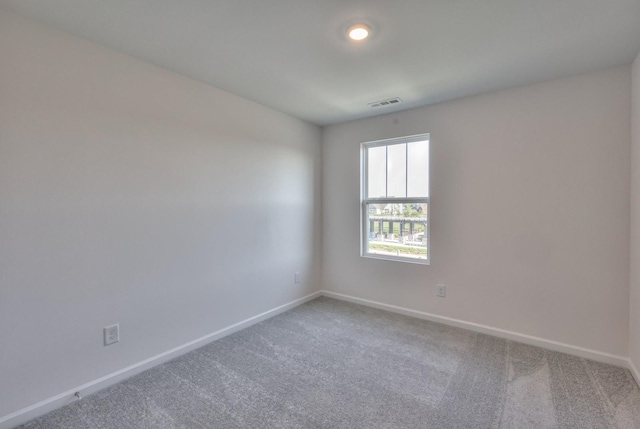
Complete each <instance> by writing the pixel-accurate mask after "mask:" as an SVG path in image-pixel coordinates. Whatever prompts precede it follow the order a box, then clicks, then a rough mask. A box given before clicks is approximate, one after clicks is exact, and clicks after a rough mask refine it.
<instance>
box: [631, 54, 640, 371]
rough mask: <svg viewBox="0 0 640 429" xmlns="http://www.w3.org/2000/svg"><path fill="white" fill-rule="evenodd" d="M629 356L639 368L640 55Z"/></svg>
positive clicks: (634, 116) (635, 85) (635, 88)
mask: <svg viewBox="0 0 640 429" xmlns="http://www.w3.org/2000/svg"><path fill="white" fill-rule="evenodd" d="M631 127H632V128H631V281H630V287H631V290H630V304H631V308H630V310H629V311H630V314H629V316H630V317H629V321H630V324H629V355H630V357H631V362H633V364H634V365H635V367H636V368H637V369H640V55H638V58H636V60H635V62H634V63H633V69H632V108H631Z"/></svg>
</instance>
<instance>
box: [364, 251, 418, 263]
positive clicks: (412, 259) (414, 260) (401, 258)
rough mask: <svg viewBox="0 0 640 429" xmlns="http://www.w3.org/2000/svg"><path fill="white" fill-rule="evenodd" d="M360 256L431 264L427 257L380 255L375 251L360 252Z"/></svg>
mask: <svg viewBox="0 0 640 429" xmlns="http://www.w3.org/2000/svg"><path fill="white" fill-rule="evenodd" d="M360 256H361V257H362V258H368V259H381V260H383V261H392V262H404V263H407V264H416V265H431V263H430V261H429V259H417V258H403V257H401V256H391V255H380V254H377V253H362V254H361V255H360Z"/></svg>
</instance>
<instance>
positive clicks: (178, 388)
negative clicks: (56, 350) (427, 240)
mask: <svg viewBox="0 0 640 429" xmlns="http://www.w3.org/2000/svg"><path fill="white" fill-rule="evenodd" d="M23 427H24V428H29V429H36V428H46V429H52V428H64V429H72V428H118V429H124V428H349V429H352V428H368V429H372V428H393V429H400V428H421V429H429V428H433V429H448V428H451V429H453V428H465V429H466V428H518V429H522V428H536V429H546V428H579V429H585V428H640V390H639V389H638V386H637V385H636V383H635V382H634V380H633V378H632V376H631V374H630V373H629V371H627V370H626V369H623V368H617V367H613V366H610V365H604V364H600V363H597V362H592V361H588V360H585V359H580V358H577V357H573V356H569V355H566V354H562V353H556V352H551V351H547V350H543V349H541V348H537V347H532V346H527V345H523V344H519V343H515V342H512V341H506V340H502V339H499V338H494V337H490V336H487V335H482V334H477V333H473V332H470V331H465V330H462V329H457V328H452V327H448V326H444V325H440V324H436V323H431V322H427V321H423V320H418V319H413V318H409V317H405V316H400V315H397V314H392V313H388V312H384V311H380V310H375V309H371V308H367V307H362V306H358V305H354V304H349V303H345V302H341V301H336V300H332V299H328V298H318V299H316V300H314V301H311V302H309V303H307V304H304V305H302V306H300V307H297V308H295V309H293V310H291V311H289V312H287V313H284V314H281V315H279V316H277V317H275V318H272V319H270V320H267V321H265V322H263V323H260V324H258V325H255V326H252V327H250V328H248V329H246V330H244V331H241V332H238V333H236V334H234V335H231V336H228V337H225V338H223V339H221V340H218V341H216V342H214V343H211V344H209V345H207V346H205V347H203V348H200V349H198V350H195V351H193V352H191V353H188V354H186V355H184V356H182V357H179V358H177V359H175V360H173V361H171V362H168V363H166V364H163V365H160V366H158V367H155V368H153V369H151V370H149V371H146V372H144V373H142V374H140V375H138V376H135V377H133V378H130V379H128V380H126V381H124V382H122V383H120V384H117V385H115V386H113V387H111V388H109V389H106V390H103V391H101V392H99V393H96V394H94V395H92V396H89V397H86V398H84V399H82V400H81V401H78V402H76V403H74V404H72V405H70V406H67V407H64V408H61V409H59V410H57V411H54V412H52V413H50V414H48V415H46V416H44V417H42V418H39V419H37V420H34V421H32V422H30V423H28V424H26V425H24V426H23Z"/></svg>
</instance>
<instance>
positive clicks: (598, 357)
mask: <svg viewBox="0 0 640 429" xmlns="http://www.w3.org/2000/svg"><path fill="white" fill-rule="evenodd" d="M321 292H322V295H323V296H326V297H328V298H335V299H339V300H342V301H349V302H353V303H355V304H361V305H365V306H367V307H374V308H378V309H381V310H386V311H390V312H392V313H399V314H404V315H405V316H411V317H416V318H418V319H424V320H429V321H432V322H436V323H442V324H444V325H449V326H455V327H457V328H463V329H467V330H469V331H474V332H480V333H483V334H487V335H493V336H494V337H499V338H505V339H507V340H513V341H517V342H519V343H524V344H530V345H533V346H538V347H542V348H545V349H548V350H553V351H557V352H562V353H567V354H570V355H574V356H579V357H582V358H586V359H591V360H594V361H598V362H603V363H608V364H611V365H616V366H622V367H625V368H629V369H630V370H631V371H632V372H633V369H631V368H630V364H631V361H630V360H629V358H627V357H625V356H617V355H612V354H609V353H604V352H600V351H597V350H590V349H586V348H583V347H578V346H572V345H570V344H565V343H560V342H558V341H552V340H547V339H544V338H539V337H534V336H531V335H525V334H520V333H517V332H513V331H507V330H504V329H499V328H494V327H491V326H486V325H480V324H478V323H472V322H465V321H464V320H458V319H452V318H450V317H444V316H437V315H435V314H430V313H425V312H423V311H418V310H411V309H409V308H404V307H398V306H395V305H389V304H384V303H382V302H377V301H371V300H368V299H362V298H356V297H355V296H349V295H343V294H341V293H336V292H330V291H327V290H323V291H321ZM635 375H636V381H637V380H638V376H637V370H636V374H635ZM639 383H640V382H639Z"/></svg>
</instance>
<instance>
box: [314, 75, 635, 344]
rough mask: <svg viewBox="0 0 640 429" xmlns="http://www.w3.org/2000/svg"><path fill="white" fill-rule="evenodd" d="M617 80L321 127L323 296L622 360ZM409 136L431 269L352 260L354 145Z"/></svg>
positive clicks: (625, 166) (623, 79) (622, 81)
mask: <svg viewBox="0 0 640 429" xmlns="http://www.w3.org/2000/svg"><path fill="white" fill-rule="evenodd" d="M630 72H631V69H630V67H629V66H624V67H618V68H613V69H608V70H604V71H600V72H595V73H589V74H584V75H580V76H575V77H571V78H566V79H561V80H555V81H550V82H546V83H542V84H538V85H533V86H527V87H521V88H516V89H513V90H509V91H502V92H496V93H491V94H487V95H483V96H478V97H473V98H466V99H460V100H457V101H453V102H448V103H442V104H439V105H433V106H430V107H425V108H419V109H413V110H407V111H404V112H400V113H397V114H390V115H385V116H379V117H375V118H369V119H363V120H358V121H354V122H348V123H344V124H339V125H334V126H330V127H326V128H324V129H323V173H324V174H323V283H324V288H325V289H327V290H329V291H334V292H337V293H342V294H346V295H350V296H355V297H359V298H364V299H368V300H372V301H378V302H383V303H386V304H390V305H396V306H400V307H405V308H410V309H415V310H418V311H424V312H428V313H431V314H435V315H440V316H446V317H451V318H455V319H460V320H464V321H469V322H473V323H478V324H482V325H488V326H492V327H496V328H500V329H506V330H509V331H514V332H518V333H522V334H527V335H531V336H536V337H541V338H544V339H548V340H553V341H557V342H561V343H565V344H568V345H572V346H578V347H583V348H588V349H593V350H596V351H600V352H605V353H610V354H615V355H621V356H627V344H628V325H629V303H628V299H629V286H628V285H629V183H630V162H629V144H630V129H631V126H630V106H631V100H630V88H631V75H630ZM420 133H430V134H431V176H430V183H431V185H430V186H431V194H430V197H431V207H430V213H431V255H430V257H431V265H430V266H424V265H417V264H408V263H402V262H391V261H381V260H376V259H370V258H362V257H360V256H359V255H360V253H359V252H360V247H359V243H360V231H359V227H358V225H359V224H360V222H359V214H360V207H359V198H360V171H359V166H360V143H361V142H366V141H373V140H379V139H385V138H392V137H399V136H407V135H415V134H420ZM438 283H443V284H446V286H447V297H446V298H437V297H436V284H438Z"/></svg>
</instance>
